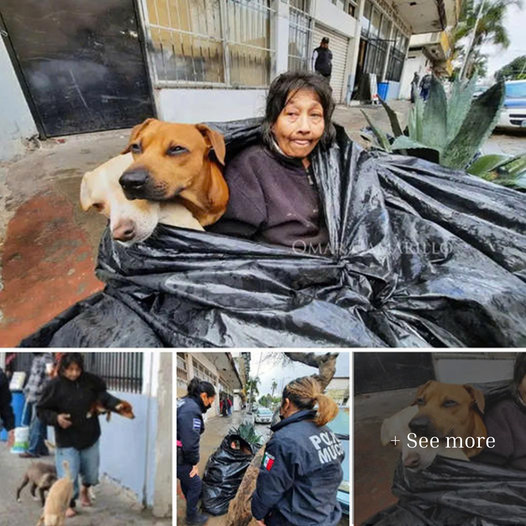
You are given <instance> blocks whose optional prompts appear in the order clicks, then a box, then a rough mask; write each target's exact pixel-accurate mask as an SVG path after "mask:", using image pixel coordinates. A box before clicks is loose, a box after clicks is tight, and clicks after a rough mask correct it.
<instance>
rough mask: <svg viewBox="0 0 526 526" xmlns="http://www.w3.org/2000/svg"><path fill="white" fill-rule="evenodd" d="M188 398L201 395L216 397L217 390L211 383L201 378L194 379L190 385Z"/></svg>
mask: <svg viewBox="0 0 526 526" xmlns="http://www.w3.org/2000/svg"><path fill="white" fill-rule="evenodd" d="M187 390H188V396H194V397H198V396H199V395H200V394H201V393H206V395H207V396H215V395H216V390H215V389H214V386H213V385H212V384H211V383H210V382H206V381H205V380H199V378H192V379H191V380H190V383H189V384H188V388H187Z"/></svg>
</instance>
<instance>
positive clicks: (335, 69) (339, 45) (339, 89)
mask: <svg viewBox="0 0 526 526" xmlns="http://www.w3.org/2000/svg"><path fill="white" fill-rule="evenodd" d="M323 37H328V38H329V49H330V50H331V51H332V75H331V87H332V91H333V96H334V100H335V101H336V102H341V101H342V100H343V99H344V98H345V88H346V87H347V82H346V79H345V65H346V64H347V48H348V47H349V39H348V38H347V37H344V36H343V35H340V34H339V33H336V31H333V30H332V29H329V28H328V27H326V26H323V25H321V24H316V25H315V26H314V31H313V39H314V40H313V42H312V49H316V48H317V47H318V46H319V45H320V41H321V39H322V38H323Z"/></svg>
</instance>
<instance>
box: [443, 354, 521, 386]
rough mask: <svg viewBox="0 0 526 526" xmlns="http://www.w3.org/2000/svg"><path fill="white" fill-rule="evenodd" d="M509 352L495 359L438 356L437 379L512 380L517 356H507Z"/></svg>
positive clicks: (448, 381) (466, 380)
mask: <svg viewBox="0 0 526 526" xmlns="http://www.w3.org/2000/svg"><path fill="white" fill-rule="evenodd" d="M507 354H508V353H505V354H503V355H502V357H497V358H495V359H485V358H484V357H481V358H480V359H473V358H471V359H470V358H469V357H463V358H449V357H440V358H437V359H435V360H434V364H435V375H436V379H437V380H438V381H439V382H446V383H451V384H464V383H477V382H479V383H483V382H496V381H499V380H510V379H511V378H513V364H514V362H515V356H513V357H511V356H506V355H507Z"/></svg>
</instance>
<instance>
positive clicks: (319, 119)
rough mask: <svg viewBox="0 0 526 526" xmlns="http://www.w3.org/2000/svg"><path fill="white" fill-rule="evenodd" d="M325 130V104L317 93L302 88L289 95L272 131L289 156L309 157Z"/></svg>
mask: <svg viewBox="0 0 526 526" xmlns="http://www.w3.org/2000/svg"><path fill="white" fill-rule="evenodd" d="M324 131H325V121H324V120H323V107H322V105H321V103H320V99H319V97H318V95H317V94H316V92H314V91H311V90H306V89H302V90H298V91H297V92H295V93H294V94H293V95H292V96H290V95H289V99H288V101H287V104H286V105H285V107H284V108H283V110H281V113H280V114H279V116H278V118H277V120H276V122H275V123H274V125H273V126H272V132H273V133H274V137H275V138H276V141H277V143H278V145H279V147H280V148H281V150H282V151H283V153H285V155H288V156H290V157H296V158H300V159H305V158H306V157H307V156H308V155H309V154H310V153H311V152H312V150H314V148H315V146H316V145H317V144H318V142H319V140H320V139H321V136H322V135H323V132H324Z"/></svg>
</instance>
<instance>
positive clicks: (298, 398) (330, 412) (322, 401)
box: [283, 376, 338, 426]
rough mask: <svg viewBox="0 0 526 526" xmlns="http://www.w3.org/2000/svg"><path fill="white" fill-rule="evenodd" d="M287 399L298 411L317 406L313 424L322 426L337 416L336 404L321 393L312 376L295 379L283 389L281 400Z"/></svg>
mask: <svg viewBox="0 0 526 526" xmlns="http://www.w3.org/2000/svg"><path fill="white" fill-rule="evenodd" d="M285 398H288V399H289V400H290V401H291V402H292V403H293V404H294V405H295V406H296V407H297V408H298V409H300V410H301V409H314V407H315V406H316V405H317V406H318V407H317V412H316V416H315V417H314V423H315V424H316V425H317V426H324V425H325V424H326V423H327V422H330V421H331V420H334V418H336V415H337V414H338V406H337V405H336V402H335V401H334V400H333V399H332V398H329V397H328V396H326V395H324V394H323V393H322V392H321V386H320V384H319V382H318V381H317V380H316V379H314V378H313V377H312V376H304V377H303V378H296V380H293V381H292V382H290V384H288V385H287V386H286V387H285V389H283V400H285Z"/></svg>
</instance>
